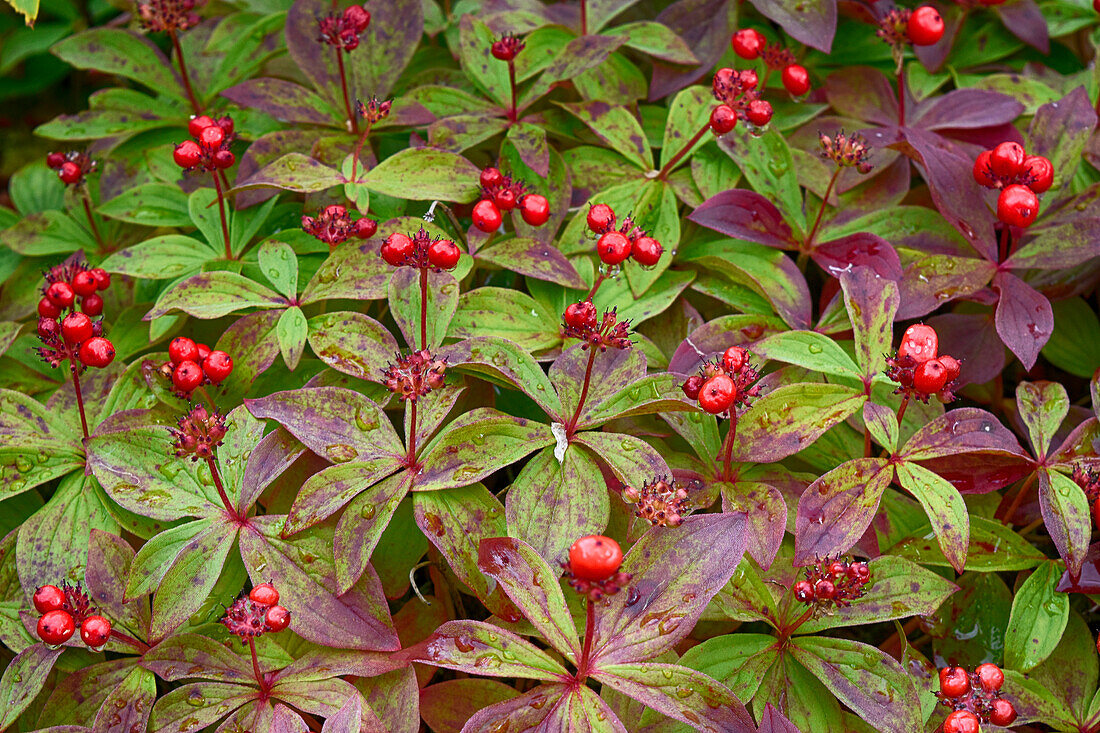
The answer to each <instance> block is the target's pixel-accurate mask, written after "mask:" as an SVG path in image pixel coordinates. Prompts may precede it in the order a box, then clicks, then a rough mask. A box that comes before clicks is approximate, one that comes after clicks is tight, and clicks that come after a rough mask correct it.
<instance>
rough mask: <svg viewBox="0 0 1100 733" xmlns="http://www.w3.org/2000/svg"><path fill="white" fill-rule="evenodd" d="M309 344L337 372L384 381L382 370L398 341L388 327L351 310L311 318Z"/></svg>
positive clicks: (391, 357)
mask: <svg viewBox="0 0 1100 733" xmlns="http://www.w3.org/2000/svg"><path fill="white" fill-rule="evenodd" d="M288 312H289V311H288ZM309 346H310V348H311V349H313V353H314V354H316V355H317V358H318V359H320V360H321V361H323V362H325V363H326V364H328V365H329V366H330V367H332V368H333V369H335V370H336V371H338V372H343V373H344V374H349V375H351V376H353V377H357V378H359V379H366V380H369V381H372V382H381V381H382V379H383V376H382V373H383V371H385V369H386V367H387V366H388V365H389V364H390V363H391V362H392V361H393V355H394V354H395V353H396V352H397V351H398V347H397V340H396V339H395V338H394V337H393V336H391V335H390V332H389V331H387V330H386V328H385V326H383V325H382V324H381V323H379V322H378V321H376V320H374V319H373V318H371V317H370V316H367V315H364V314H362V313H355V312H352V311H341V312H337V313H322V314H320V315H317V316H314V317H313V318H311V319H309Z"/></svg>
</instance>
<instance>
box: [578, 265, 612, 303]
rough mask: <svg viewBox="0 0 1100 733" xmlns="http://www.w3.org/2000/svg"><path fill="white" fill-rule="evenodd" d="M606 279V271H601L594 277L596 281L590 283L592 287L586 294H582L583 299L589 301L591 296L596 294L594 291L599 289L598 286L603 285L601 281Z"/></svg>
mask: <svg viewBox="0 0 1100 733" xmlns="http://www.w3.org/2000/svg"><path fill="white" fill-rule="evenodd" d="M606 279H607V273H606V272H601V273H600V274H599V276H598V277H597V278H596V282H594V283H592V289H591V290H589V291H588V295H586V296H584V299H585V300H587V301H591V300H592V298H594V297H595V296H596V291H597V290H599V289H600V286H601V285H603V281H604V280H606Z"/></svg>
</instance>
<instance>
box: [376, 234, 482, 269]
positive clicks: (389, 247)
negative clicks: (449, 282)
mask: <svg viewBox="0 0 1100 733" xmlns="http://www.w3.org/2000/svg"><path fill="white" fill-rule="evenodd" d="M421 232H423V229H422V230H421ZM423 240H424V244H425V245H426V247H427V265H420V264H415V263H412V262H411V260H420V259H421V258H420V257H419V254H418V251H417V250H418V244H417V243H418V242H420V241H422V239H421V237H420V235H419V233H418V235H417V239H415V240H414V239H413V238H412V237H410V236H408V235H407V234H402V233H401V232H394V233H393V234H391V235H390V236H388V237H386V241H384V242H382V249H381V254H382V259H383V260H385V261H386V263H387V264H390V265H393V266H394V267H402V266H405V265H410V264H411V265H412V266H414V267H420V266H427V267H435V268H438V269H440V270H453V269H454V268H455V267H456V266H457V265H458V260H459V259H460V258H461V257H462V250H460V249H459V248H458V245H457V244H455V243H454V242H452V241H451V240H449V239H437V240H435V241H434V242H431V243H427V241H426V240H427V234H426V233H425V235H424V238H423Z"/></svg>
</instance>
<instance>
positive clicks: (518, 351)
mask: <svg viewBox="0 0 1100 733" xmlns="http://www.w3.org/2000/svg"><path fill="white" fill-rule="evenodd" d="M439 355H440V356H441V357H444V356H445V357H447V362H448V364H449V366H450V367H452V368H454V367H457V368H461V369H462V371H464V372H473V373H474V374H477V375H479V376H482V377H483V378H488V379H489V380H490V381H495V382H504V383H505V384H510V385H512V386H514V387H515V388H516V389H518V390H520V391H522V392H523V393H524V394H526V395H527V396H528V397H530V398H531V399H532V400H534V401H535V402H536V403H537V404H538V406H539V407H541V408H542V410H543V411H544V412H545V413H546V414H547V415H550V416H555V415H558V414H559V413H560V412H561V411H562V406H561V400H560V398H559V397H558V393H557V390H556V389H555V388H554V384H553V383H552V382H551V381H550V379H549V378H548V377H547V376H546V372H545V371H543V368H542V367H541V366H539V363H538V362H537V361H535V359H534V357H532V356H531V353H530V352H529V351H527V350H526V349H524V348H521V347H520V346H518V345H517V344H516V343H515V342H513V341H509V340H507V339H502V338H497V337H495V336H475V337H474V338H469V339H465V340H463V341H459V342H458V343H457V344H450V345H448V346H445V347H443V349H442V350H441V351H440V352H439Z"/></svg>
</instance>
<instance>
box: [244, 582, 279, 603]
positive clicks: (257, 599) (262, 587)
mask: <svg viewBox="0 0 1100 733" xmlns="http://www.w3.org/2000/svg"><path fill="white" fill-rule="evenodd" d="M248 597H249V599H251V601H252V602H253V603H259V604H260V605H261V606H274V605H275V604H276V603H278V602H279V591H277V590H275V586H273V585H272V584H271V583H260V584H259V585H257V586H256V587H255V588H253V589H252V590H251V591H249V593H248Z"/></svg>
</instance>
